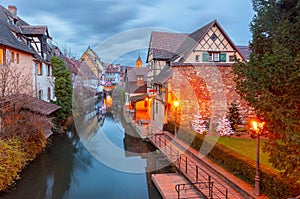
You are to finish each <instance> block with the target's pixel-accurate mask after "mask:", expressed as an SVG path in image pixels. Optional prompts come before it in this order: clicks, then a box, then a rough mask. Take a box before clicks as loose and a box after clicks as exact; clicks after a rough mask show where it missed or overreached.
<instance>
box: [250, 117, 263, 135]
mask: <svg viewBox="0 0 300 199" xmlns="http://www.w3.org/2000/svg"><path fill="white" fill-rule="evenodd" d="M251 125H252V128H253V130H254V131H255V132H256V133H257V134H258V133H259V132H260V131H261V130H262V129H263V127H264V125H265V122H258V121H256V120H252V121H251Z"/></svg>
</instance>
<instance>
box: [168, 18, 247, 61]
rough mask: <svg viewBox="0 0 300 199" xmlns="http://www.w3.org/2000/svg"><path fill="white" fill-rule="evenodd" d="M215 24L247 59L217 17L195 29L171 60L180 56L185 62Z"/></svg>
mask: <svg viewBox="0 0 300 199" xmlns="http://www.w3.org/2000/svg"><path fill="white" fill-rule="evenodd" d="M214 26H217V28H218V29H219V30H220V31H221V33H222V34H223V35H224V37H225V38H226V40H227V41H228V43H229V44H230V45H231V46H232V47H233V48H234V50H235V51H237V52H238V53H239V54H240V55H241V56H242V57H243V58H244V59H245V57H244V56H243V54H242V53H241V52H240V51H239V49H238V48H237V47H236V46H235V45H234V43H233V42H232V40H231V39H230V37H229V36H228V35H227V33H226V32H225V31H224V30H223V28H222V27H221V26H220V24H219V23H218V21H217V20H216V19H215V20H213V21H212V22H210V23H208V24H206V25H205V26H203V27H201V28H200V29H198V30H196V31H194V32H193V33H191V34H190V35H189V36H188V38H186V40H185V41H184V42H183V43H182V44H181V46H180V47H179V48H178V50H177V51H176V53H175V55H174V56H173V57H172V58H171V61H174V60H175V59H177V58H178V57H181V59H180V60H179V62H184V61H185V59H186V58H187V56H188V55H189V54H190V53H191V51H192V50H193V49H195V48H196V46H197V45H198V44H199V42H200V41H201V40H202V39H203V38H204V36H205V35H206V34H207V33H208V31H209V30H210V29H211V28H212V27H214ZM245 60H246V59H245Z"/></svg>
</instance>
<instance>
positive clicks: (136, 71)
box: [127, 67, 147, 82]
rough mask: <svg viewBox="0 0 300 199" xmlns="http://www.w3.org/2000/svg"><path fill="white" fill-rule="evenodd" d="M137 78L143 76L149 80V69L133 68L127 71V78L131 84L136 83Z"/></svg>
mask: <svg viewBox="0 0 300 199" xmlns="http://www.w3.org/2000/svg"><path fill="white" fill-rule="evenodd" d="M137 76H143V78H144V79H147V68H145V67H140V68H131V69H129V70H128V71H127V78H128V81H129V82H136V81H137Z"/></svg>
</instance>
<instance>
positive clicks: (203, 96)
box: [172, 65, 252, 127]
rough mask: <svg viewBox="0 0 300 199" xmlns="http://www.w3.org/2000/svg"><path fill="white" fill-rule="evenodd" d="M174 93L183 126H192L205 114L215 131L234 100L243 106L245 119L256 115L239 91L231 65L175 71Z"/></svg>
mask: <svg viewBox="0 0 300 199" xmlns="http://www.w3.org/2000/svg"><path fill="white" fill-rule="evenodd" d="M172 90H173V94H174V95H175V96H176V98H177V99H178V100H179V101H180V107H179V109H180V111H179V112H180V114H179V115H180V121H181V124H186V125H189V124H190V121H191V120H193V118H194V116H195V115H196V114H201V115H202V116H203V117H204V118H210V120H211V125H212V126H211V127H215V126H216V123H217V122H218V120H219V118H221V117H223V116H226V115H227V113H228V108H229V106H230V103H232V102H233V101H234V100H236V101H237V102H239V104H240V105H241V107H240V114H241V115H242V117H245V118H246V117H247V116H248V115H249V114H252V111H251V109H250V108H249V107H248V106H247V105H246V103H245V101H243V100H241V99H240V97H239V95H238V94H237V92H236V91H235V83H234V81H233V74H232V73H231V66H228V65H226V66H208V65H205V66H203V65H199V66H195V65H193V66H179V67H178V66H176V67H172ZM177 117H178V116H177Z"/></svg>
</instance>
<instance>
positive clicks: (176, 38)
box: [146, 32, 187, 63]
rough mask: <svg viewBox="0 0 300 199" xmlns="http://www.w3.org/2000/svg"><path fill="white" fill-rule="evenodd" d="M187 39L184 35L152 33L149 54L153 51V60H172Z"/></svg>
mask: <svg viewBox="0 0 300 199" xmlns="http://www.w3.org/2000/svg"><path fill="white" fill-rule="evenodd" d="M186 38H187V34H184V33H169V32H152V34H151V39H150V46H149V49H148V53H149V52H150V51H151V50H152V52H153V59H170V58H171V57H173V56H174V53H175V52H176V50H177V49H178V47H179V46H180V45H181V44H182V43H183V41H184V40H185V39H186ZM146 62H147V63H148V58H147V61H146Z"/></svg>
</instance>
